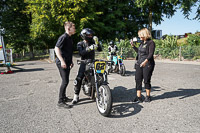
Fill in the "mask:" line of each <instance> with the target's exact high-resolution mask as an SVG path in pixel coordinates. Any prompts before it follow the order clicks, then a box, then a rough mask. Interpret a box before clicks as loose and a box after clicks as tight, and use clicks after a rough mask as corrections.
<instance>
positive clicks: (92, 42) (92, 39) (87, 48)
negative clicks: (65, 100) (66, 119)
mask: <svg viewBox="0 0 200 133" xmlns="http://www.w3.org/2000/svg"><path fill="white" fill-rule="evenodd" d="M81 38H82V39H83V41H81V42H78V44H77V49H78V51H79V55H80V56H81V60H90V61H93V60H94V59H95V50H98V51H102V48H101V45H99V43H98V38H97V37H96V36H94V31H93V30H92V29H90V28H85V29H83V30H82V31H81ZM85 68H86V64H85V63H81V64H80V67H79V71H78V75H77V77H76V79H75V81H74V98H73V101H72V104H76V103H77V102H78V101H79V93H80V90H81V83H82V80H83V78H84V72H85Z"/></svg>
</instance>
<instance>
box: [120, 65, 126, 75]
mask: <svg viewBox="0 0 200 133" xmlns="http://www.w3.org/2000/svg"><path fill="white" fill-rule="evenodd" d="M125 73H126V68H125V66H124V64H123V65H122V66H121V70H120V74H121V75H122V76H125Z"/></svg>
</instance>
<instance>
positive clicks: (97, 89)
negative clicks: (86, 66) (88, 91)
mask: <svg viewBox="0 0 200 133" xmlns="http://www.w3.org/2000/svg"><path fill="white" fill-rule="evenodd" d="M93 71H94V82H95V87H96V93H97V98H98V100H99V88H98V81H97V75H96V72H95V69H93Z"/></svg>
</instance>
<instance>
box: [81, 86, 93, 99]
mask: <svg viewBox="0 0 200 133" xmlns="http://www.w3.org/2000/svg"><path fill="white" fill-rule="evenodd" d="M91 89H92V87H91V85H90V84H84V85H83V92H84V94H85V95H88V96H90V95H91Z"/></svg>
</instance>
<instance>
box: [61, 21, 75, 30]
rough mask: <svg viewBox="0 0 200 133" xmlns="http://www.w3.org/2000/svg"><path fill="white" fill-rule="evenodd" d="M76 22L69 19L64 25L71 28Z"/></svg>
mask: <svg viewBox="0 0 200 133" xmlns="http://www.w3.org/2000/svg"><path fill="white" fill-rule="evenodd" d="M74 25H75V24H74V23H73V22H71V21H67V22H65V23H64V27H65V29H66V28H71V27H72V26H74Z"/></svg>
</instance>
